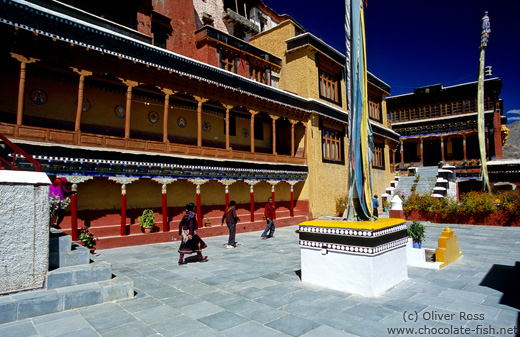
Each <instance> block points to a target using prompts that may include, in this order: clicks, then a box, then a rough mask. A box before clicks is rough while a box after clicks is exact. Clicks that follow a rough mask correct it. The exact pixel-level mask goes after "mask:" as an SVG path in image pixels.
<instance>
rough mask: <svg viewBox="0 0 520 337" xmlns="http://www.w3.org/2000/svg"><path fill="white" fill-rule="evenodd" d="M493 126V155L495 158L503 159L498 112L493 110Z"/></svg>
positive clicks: (500, 124)
mask: <svg viewBox="0 0 520 337" xmlns="http://www.w3.org/2000/svg"><path fill="white" fill-rule="evenodd" d="M493 128H494V136H495V155H496V159H503V158H504V155H503V151H502V123H501V121H500V112H498V111H497V112H495V113H494V114H493Z"/></svg>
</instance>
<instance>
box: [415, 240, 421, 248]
mask: <svg viewBox="0 0 520 337" xmlns="http://www.w3.org/2000/svg"><path fill="white" fill-rule="evenodd" d="M421 246H422V240H421V241H419V242H415V241H414V242H413V248H421Z"/></svg>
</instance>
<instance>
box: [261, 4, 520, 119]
mask: <svg viewBox="0 0 520 337" xmlns="http://www.w3.org/2000/svg"><path fill="white" fill-rule="evenodd" d="M264 3H265V4H266V5H267V6H269V7H271V8H272V9H274V10H275V11H276V12H277V13H279V14H289V15H290V16H292V17H293V18H294V19H295V20H296V21H298V22H299V23H300V24H301V25H302V26H303V27H304V28H305V29H306V30H307V31H308V32H311V33H312V34H314V35H316V36H317V37H319V38H321V39H323V40H324V41H325V42H326V43H328V44H329V45H331V46H332V47H334V48H335V49H337V50H338V51H340V52H342V53H344V52H345V33H344V26H343V21H344V16H343V15H344V14H343V7H344V2H343V1H342V0H322V1H319V2H317V1H310V0H300V1H289V0H264ZM485 11H488V12H489V17H490V22H491V34H490V38H489V44H488V47H487V48H486V66H487V65H490V66H492V68H493V77H500V78H502V82H503V87H502V93H501V94H500V98H502V99H503V100H504V107H503V111H504V115H506V116H507V117H508V119H509V120H508V123H511V122H514V121H516V120H520V84H519V83H520V62H519V61H518V60H520V55H519V54H520V52H519V51H520V24H519V23H518V15H520V1H519V0H501V1H496V0H450V1H448V0H436V1H425V0H368V7H367V8H366V12H365V22H366V38H367V63H368V70H369V71H370V72H372V73H373V74H374V75H376V76H377V77H379V78H380V79H381V80H383V81H385V82H386V83H387V84H389V85H390V86H391V88H392V90H391V94H392V95H400V94H405V93H409V92H412V91H413V89H414V88H417V87H422V86H426V85H430V84H437V83H441V84H442V85H443V86H444V87H447V86H451V85H456V84H460V83H465V82H472V81H476V80H477V79H478V64H479V45H480V25H481V18H482V16H484V12H485Z"/></svg>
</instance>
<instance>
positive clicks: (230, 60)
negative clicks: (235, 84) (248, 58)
mask: <svg viewBox="0 0 520 337" xmlns="http://www.w3.org/2000/svg"><path fill="white" fill-rule="evenodd" d="M219 54H220V68H222V69H225V70H229V71H231V72H233V73H236V72H237V69H236V68H237V67H236V61H235V59H236V57H235V55H233V54H232V53H229V52H226V51H223V50H219Z"/></svg>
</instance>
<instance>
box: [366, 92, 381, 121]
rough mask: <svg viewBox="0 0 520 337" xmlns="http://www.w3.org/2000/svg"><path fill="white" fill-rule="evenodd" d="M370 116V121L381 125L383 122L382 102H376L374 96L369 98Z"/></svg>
mask: <svg viewBox="0 0 520 337" xmlns="http://www.w3.org/2000/svg"><path fill="white" fill-rule="evenodd" d="M368 116H369V118H370V119H373V120H375V121H378V122H381V123H382V122H383V117H382V114H381V102H380V101H376V99H375V98H374V97H372V96H368Z"/></svg>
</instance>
